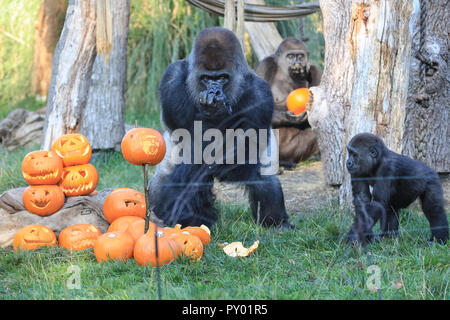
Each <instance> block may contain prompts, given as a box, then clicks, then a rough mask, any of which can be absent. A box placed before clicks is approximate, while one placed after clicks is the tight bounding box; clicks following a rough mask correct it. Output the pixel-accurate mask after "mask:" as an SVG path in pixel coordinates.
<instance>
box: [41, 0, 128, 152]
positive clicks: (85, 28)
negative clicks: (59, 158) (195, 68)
mask: <svg viewBox="0 0 450 320" xmlns="http://www.w3.org/2000/svg"><path fill="white" fill-rule="evenodd" d="M98 1H103V2H102V4H103V5H105V4H106V7H107V8H108V9H107V14H106V17H108V15H109V17H110V19H111V20H112V21H109V23H110V26H111V29H112V42H113V43H114V44H112V43H111V45H110V48H109V49H112V51H111V52H109V49H107V47H108V46H106V47H104V48H102V51H101V52H102V53H104V54H105V55H96V38H97V40H98V36H97V37H96V3H97V5H99V2H98ZM107 1H108V2H107ZM104 13H105V12H102V13H100V12H97V21H99V20H98V19H99V17H101V18H102V19H103V23H104V22H105V21H104V18H105V15H104ZM128 18H129V1H128V0H127V1H112V0H97V1H95V0H70V2H69V7H68V9H67V16H66V22H65V24H64V28H63V31H62V34H61V39H60V40H59V42H58V45H57V47H56V50H55V58H54V63H53V71H52V80H51V84H50V91H49V98H48V102H47V116H46V121H45V125H44V137H43V143H42V149H49V148H50V147H51V144H52V143H53V141H54V140H55V139H56V138H58V137H59V136H61V135H64V134H67V133H73V132H82V133H83V134H85V135H86V137H87V138H88V139H89V141H90V143H91V145H92V147H93V149H103V148H106V149H109V148H114V147H116V146H117V145H118V143H120V140H121V139H122V136H123V134H124V132H125V129H124V112H125V97H124V96H125V80H126V43H127V34H128ZM106 22H107V21H106ZM97 23H99V22H97ZM99 26H102V27H103V29H104V27H105V26H104V25H100V24H99ZM103 44H105V43H104V42H103ZM97 47H98V43H97ZM105 48H106V51H103V49H105ZM97 50H98V48H97ZM105 57H109V59H108V58H106V59H105ZM108 60H109V61H108ZM94 61H95V63H94ZM105 63H106V65H105Z"/></svg>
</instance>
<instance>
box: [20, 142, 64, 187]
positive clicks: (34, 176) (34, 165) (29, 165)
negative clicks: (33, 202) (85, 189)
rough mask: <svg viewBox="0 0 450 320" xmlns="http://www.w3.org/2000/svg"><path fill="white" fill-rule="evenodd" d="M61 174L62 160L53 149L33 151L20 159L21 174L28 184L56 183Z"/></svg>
mask: <svg viewBox="0 0 450 320" xmlns="http://www.w3.org/2000/svg"><path fill="white" fill-rule="evenodd" d="M62 174H63V162H62V160H61V158H60V157H58V156H57V155H56V153H54V152H53V151H45V150H40V151H33V152H30V153H28V154H27V155H26V156H25V157H24V158H23V161H22V175H23V178H24V179H25V181H26V182H28V184H31V185H43V184H57V183H58V182H59V181H60V180H61V176H62Z"/></svg>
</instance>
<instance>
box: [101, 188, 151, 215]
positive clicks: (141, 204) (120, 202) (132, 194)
mask: <svg viewBox="0 0 450 320" xmlns="http://www.w3.org/2000/svg"><path fill="white" fill-rule="evenodd" d="M103 214H104V215H105V219H106V221H108V222H109V223H112V222H113V221H114V220H116V219H117V218H120V217H123V216H137V217H141V218H144V217H145V196H144V194H143V193H142V192H139V191H136V190H133V189H128V188H121V189H116V190H115V191H113V192H111V194H110V195H109V196H108V197H107V198H106V199H105V202H104V203H103Z"/></svg>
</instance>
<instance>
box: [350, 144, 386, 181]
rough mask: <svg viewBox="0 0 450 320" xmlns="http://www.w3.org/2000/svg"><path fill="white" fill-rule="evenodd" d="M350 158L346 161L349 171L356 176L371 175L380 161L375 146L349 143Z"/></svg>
mask: <svg viewBox="0 0 450 320" xmlns="http://www.w3.org/2000/svg"><path fill="white" fill-rule="evenodd" d="M347 151H348V158H347V162H346V163H345V165H346V167H347V170H348V172H349V173H350V174H351V175H352V176H355V177H363V176H371V175H372V174H373V170H374V168H376V164H377V162H378V152H377V149H376V147H375V146H369V147H366V146H355V145H351V144H350V143H349V144H348V145H347Z"/></svg>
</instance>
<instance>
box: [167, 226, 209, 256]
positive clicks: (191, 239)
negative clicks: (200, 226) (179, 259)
mask: <svg viewBox="0 0 450 320" xmlns="http://www.w3.org/2000/svg"><path fill="white" fill-rule="evenodd" d="M170 237H171V238H172V239H173V240H175V242H177V243H178V245H179V246H180V247H181V252H182V253H183V254H184V255H185V256H186V257H189V258H190V259H191V260H200V259H201V258H202V256H203V243H202V241H201V240H200V239H199V238H198V237H196V236H194V235H192V234H190V233H189V232H187V231H183V232H180V233H173V234H171V235H170Z"/></svg>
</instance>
